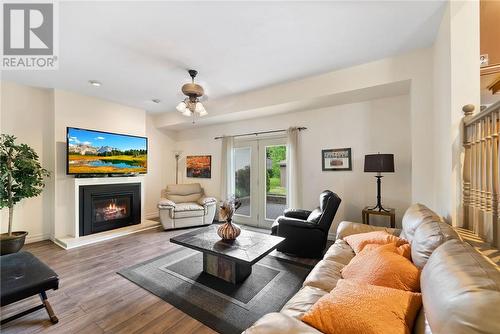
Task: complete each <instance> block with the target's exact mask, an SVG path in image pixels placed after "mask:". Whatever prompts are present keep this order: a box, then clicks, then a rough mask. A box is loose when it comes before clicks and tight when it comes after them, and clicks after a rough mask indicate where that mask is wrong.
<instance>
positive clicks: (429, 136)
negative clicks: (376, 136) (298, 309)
mask: <svg viewBox="0 0 500 334" xmlns="http://www.w3.org/2000/svg"><path fill="white" fill-rule="evenodd" d="M402 81H410V127H411V129H410V130H409V132H410V135H411V151H412V161H411V178H412V189H411V191H412V196H411V198H412V201H413V202H421V203H424V204H426V205H428V206H430V207H434V206H435V205H434V204H435V203H434V202H435V198H434V179H433V173H432V172H430V173H429V168H431V169H432V166H433V165H434V163H433V160H434V154H433V146H434V135H435V134H434V131H433V128H432V126H431V123H432V120H433V111H434V108H433V52H432V49H430V48H429V49H420V50H417V51H414V52H411V53H407V54H403V55H399V56H395V57H391V58H385V59H381V60H377V61H373V62H369V63H366V64H362V65H358V66H353V67H350V68H346V69H341V70H337V71H333V72H329V73H325V74H321V75H317V76H312V77H308V78H305V79H302V80H296V81H292V82H287V83H284V84H280V85H275V86H271V87H268V88H264V89H259V90H255V91H251V92H248V93H245V94H240V95H237V96H233V97H228V98H225V99H221V100H215V101H211V102H210V104H208V103H207V110H208V111H209V115H208V116H207V117H209V118H210V117H222V115H223V114H229V113H233V112H234V118H236V119H238V117H239V116H238V114H241V115H245V114H247V113H248V112H249V111H251V112H259V111H260V110H262V109H263V108H265V109H266V111H267V112H268V113H270V114H272V113H273V112H275V110H274V109H282V110H285V112H286V108H282V106H283V105H290V106H292V105H296V104H300V101H310V100H311V99H315V98H316V99H317V98H323V97H327V96H333V95H339V94H345V93H348V92H353V91H360V90H363V89H365V88H369V87H374V86H381V85H388V84H393V83H397V82H402ZM297 101H299V102H297ZM186 121H187V120H186V119H185V118H183V116H182V115H179V113H175V112H172V113H164V114H163V115H160V116H157V118H156V122H157V126H159V127H163V128H170V127H176V126H178V125H179V124H180V122H186ZM181 132H182V131H181Z"/></svg>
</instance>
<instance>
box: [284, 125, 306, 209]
mask: <svg viewBox="0 0 500 334" xmlns="http://www.w3.org/2000/svg"><path fill="white" fill-rule="evenodd" d="M286 134H287V142H286V143H287V150H286V154H287V159H286V160H287V166H286V169H287V189H288V207H289V208H294V209H298V208H300V206H301V204H302V203H301V194H300V189H299V153H298V142H299V129H298V128H296V127H290V128H288V130H287V131H286Z"/></svg>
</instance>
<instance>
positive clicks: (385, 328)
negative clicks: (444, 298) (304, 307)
mask: <svg viewBox="0 0 500 334" xmlns="http://www.w3.org/2000/svg"><path fill="white" fill-rule="evenodd" d="M421 305H422V297H421V295H420V294H419V293H413V292H407V291H402V290H397V289H391V288H386V287H380V286H375V285H369V284H360V283H356V282H353V281H349V280H344V279H342V280H340V281H339V282H338V284H337V286H336V287H335V289H333V290H332V291H331V292H330V293H329V294H327V295H325V296H323V297H321V298H320V299H319V300H318V302H317V303H316V304H314V305H313V307H311V309H310V310H309V311H308V312H306V313H305V314H304V316H303V317H302V320H303V321H304V322H305V323H307V324H309V325H311V326H313V327H315V328H316V329H318V330H320V331H321V332H323V333H332V334H333V333H335V334H337V333H342V334H357V333H367V334H377V333H384V334H392V333H394V334H396V333H397V334H400V333H410V332H411V329H412V328H413V322H414V320H415V317H416V316H417V313H418V311H419V309H420V306H421Z"/></svg>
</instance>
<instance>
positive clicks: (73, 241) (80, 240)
mask: <svg viewBox="0 0 500 334" xmlns="http://www.w3.org/2000/svg"><path fill="white" fill-rule="evenodd" d="M72 183H73V184H72V188H73V192H72V196H73V200H71V202H72V203H73V204H74V216H73V218H72V219H68V224H71V225H72V228H71V230H72V231H73V234H72V235H69V236H65V237H60V238H57V237H56V238H55V240H54V242H55V243H56V244H58V245H59V246H61V247H63V248H65V249H70V248H75V247H79V246H83V245H87V244H91V243H95V242H98V241H103V240H108V239H112V238H116V237H119V236H123V235H127V234H131V233H135V232H139V231H143V230H146V229H150V228H155V227H157V226H158V225H159V223H158V222H156V221H152V220H146V219H145V217H144V200H145V189H144V177H143V176H131V177H102V178H74V179H73V180H72ZM123 183H140V184H141V223H140V224H137V225H131V226H127V227H122V228H118V229H114V230H110V231H105V232H100V233H95V234H91V235H86V236H82V237H80V235H79V232H80V201H79V200H80V199H79V197H80V186H88V185H105V184H123Z"/></svg>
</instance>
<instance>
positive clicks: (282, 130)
mask: <svg viewBox="0 0 500 334" xmlns="http://www.w3.org/2000/svg"><path fill="white" fill-rule="evenodd" d="M297 130H299V131H302V130H307V128H306V127H303V126H300V127H298V128H297ZM285 131H287V129H281V130H270V131H259V132H249V133H242V134H239V135H234V136H219V137H215V138H214V139H222V138H224V137H233V138H236V137H244V136H252V135H254V136H258V135H263V134H266V133H276V132H285Z"/></svg>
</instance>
